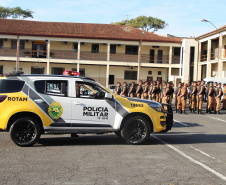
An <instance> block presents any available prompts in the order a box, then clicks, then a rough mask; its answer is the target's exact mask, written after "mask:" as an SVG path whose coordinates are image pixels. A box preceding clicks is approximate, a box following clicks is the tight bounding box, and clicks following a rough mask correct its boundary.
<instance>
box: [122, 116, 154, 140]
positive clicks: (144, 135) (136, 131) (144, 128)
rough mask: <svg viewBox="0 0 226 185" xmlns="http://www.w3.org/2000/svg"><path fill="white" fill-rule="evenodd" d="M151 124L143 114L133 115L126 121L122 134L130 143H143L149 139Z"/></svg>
mask: <svg viewBox="0 0 226 185" xmlns="http://www.w3.org/2000/svg"><path fill="white" fill-rule="evenodd" d="M150 133H151V129H150V125H149V123H148V122H147V120H146V119H144V118H143V117H141V116H135V117H131V118H129V119H128V120H126V121H125V123H124V125H123V128H122V130H121V135H122V137H123V138H124V140H125V141H126V142H127V143H128V144H142V143H144V142H145V141H146V140H147V139H149V136H150Z"/></svg>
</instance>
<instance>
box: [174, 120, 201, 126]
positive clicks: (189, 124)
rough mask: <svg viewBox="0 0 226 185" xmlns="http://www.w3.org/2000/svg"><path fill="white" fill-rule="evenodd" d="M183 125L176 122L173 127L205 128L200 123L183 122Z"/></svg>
mask: <svg viewBox="0 0 226 185" xmlns="http://www.w3.org/2000/svg"><path fill="white" fill-rule="evenodd" d="M183 124H185V125H183ZM183 124H180V123H179V122H176V121H174V124H173V127H203V125H200V124H198V123H189V122H183ZM186 125H187V126H186Z"/></svg>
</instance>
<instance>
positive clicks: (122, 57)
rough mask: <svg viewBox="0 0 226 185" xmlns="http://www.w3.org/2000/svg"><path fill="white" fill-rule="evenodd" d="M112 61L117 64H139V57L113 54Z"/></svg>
mask: <svg viewBox="0 0 226 185" xmlns="http://www.w3.org/2000/svg"><path fill="white" fill-rule="evenodd" d="M110 61H115V62H138V55H128V54H123V53H118V54H111V55H110Z"/></svg>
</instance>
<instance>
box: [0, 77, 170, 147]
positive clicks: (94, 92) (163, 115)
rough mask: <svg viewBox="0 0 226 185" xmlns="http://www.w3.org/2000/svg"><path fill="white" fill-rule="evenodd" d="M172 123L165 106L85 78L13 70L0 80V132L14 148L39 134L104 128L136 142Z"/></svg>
mask: <svg viewBox="0 0 226 185" xmlns="http://www.w3.org/2000/svg"><path fill="white" fill-rule="evenodd" d="M164 106H165V107H164ZM172 125H173V113H172V109H171V106H170V105H167V104H166V105H163V104H160V103H157V102H153V101H149V100H141V99H137V98H128V97H121V96H118V95H115V94H114V93H113V92H112V91H110V90H108V89H107V88H105V87H103V86H102V85H100V84H99V83H97V82H95V81H94V80H93V79H91V78H85V77H79V76H67V75H24V74H18V73H15V74H11V75H8V76H6V77H2V78H1V79H0V130H1V131H9V132H10V136H11V139H12V141H13V142H14V143H15V144H17V145H19V146H32V145H34V144H35V143H36V142H37V141H38V140H39V138H40V136H41V135H42V134H71V135H75V134H76V135H77V134H86V133H89V134H90V133H97V134H103V133H109V132H114V133H115V134H116V135H118V136H120V137H122V138H123V139H124V140H125V142H127V143H129V144H141V143H143V142H145V141H146V140H147V139H148V138H149V135H150V133H151V132H167V131H168V130H170V129H171V127H172Z"/></svg>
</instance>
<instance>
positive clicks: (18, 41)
mask: <svg viewBox="0 0 226 185" xmlns="http://www.w3.org/2000/svg"><path fill="white" fill-rule="evenodd" d="M19 46H20V40H19V35H17V47H16V71H19V49H20V47H19Z"/></svg>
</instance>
